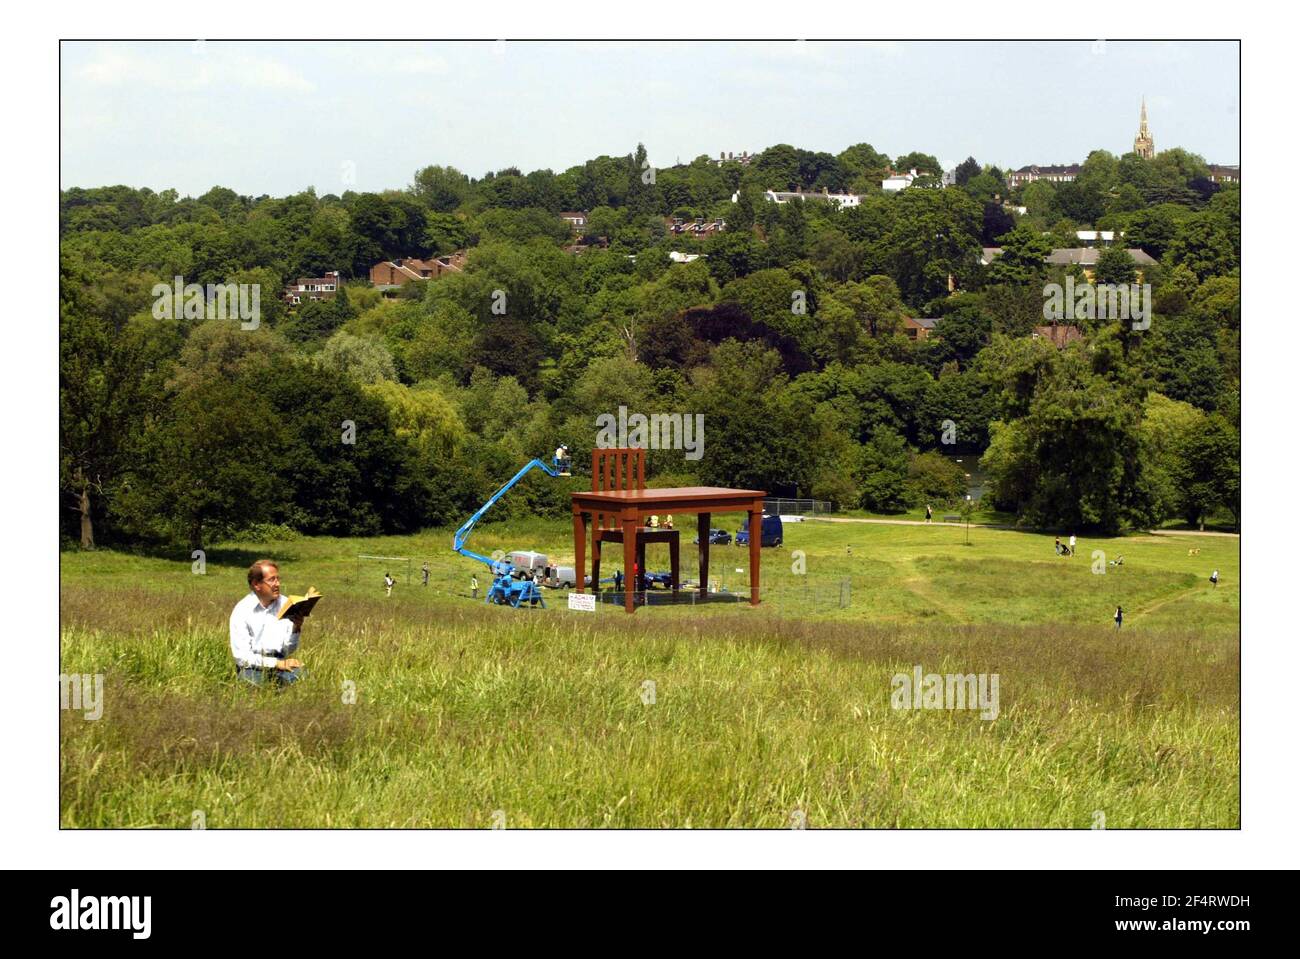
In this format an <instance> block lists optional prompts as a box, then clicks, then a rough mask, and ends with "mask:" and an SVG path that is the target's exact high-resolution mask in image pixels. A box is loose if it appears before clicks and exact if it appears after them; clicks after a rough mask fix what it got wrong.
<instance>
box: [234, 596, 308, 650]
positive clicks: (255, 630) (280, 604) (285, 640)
mask: <svg viewBox="0 0 1300 959" xmlns="http://www.w3.org/2000/svg"><path fill="white" fill-rule="evenodd" d="M288 602H289V600H288V598H287V597H285V596H277V597H276V598H275V600H274V601H273V602H272V603H271V605H270V606H263V605H262V602H261V600H259V599H258V598H257V594H256V593H254V592H251V591H250V592H249V594H248V595H247V596H245V597H244V598H243V599H241V600H240V601H239V602H238V603H236V604H235V611H234V612H233V613H231V614H230V653H231V655H232V656H234V657H235V662H236V663H238V664H239V665H240V666H246V667H252V668H254V669H271V668H273V667H274V666H275V664H276V662H277V661H278V660H281V659H284V658H285V657H286V656H288V655H290V654H291V653H293V652H294V651H295V650H297V648H298V641H299V639H300V638H301V637H302V634H301V633H297V632H294V626H293V621H292V620H288V619H276V618H275V616H276V614H277V613H278V612H280V610H281V609H283V608H284V606H285V604H286V603H288Z"/></svg>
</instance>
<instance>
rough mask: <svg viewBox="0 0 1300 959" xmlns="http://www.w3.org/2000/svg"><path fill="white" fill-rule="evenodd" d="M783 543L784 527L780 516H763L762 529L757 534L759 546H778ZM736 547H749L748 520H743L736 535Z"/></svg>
mask: <svg viewBox="0 0 1300 959" xmlns="http://www.w3.org/2000/svg"><path fill="white" fill-rule="evenodd" d="M783 542H785V527H784V526H783V525H782V523H781V517H780V516H764V517H763V528H762V530H761V531H760V532H759V541H758V545H759V546H780V545H781V544H782V543H783ZM736 545H737V546H748V545H749V520H745V523H744V525H743V526H741V527H740V532H739V533H737V534H736Z"/></svg>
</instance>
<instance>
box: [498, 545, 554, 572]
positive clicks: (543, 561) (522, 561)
mask: <svg viewBox="0 0 1300 959" xmlns="http://www.w3.org/2000/svg"><path fill="white" fill-rule="evenodd" d="M506 559H508V560H510V565H511V566H513V567H514V568H515V570H514V576H515V578H516V579H522V578H524V577H525V576H527V577H531V576H532V575H533V574H534V573H536V572H537V571H538V570H539V569H545V568H546V567H547V566H549V565H550V562H551V561H550V559H548V558H547V556H546V554H545V553H534V552H532V551H531V550H522V549H521V550H515V551H514V552H513V553H511V554H510V555H509V556H507V557H506Z"/></svg>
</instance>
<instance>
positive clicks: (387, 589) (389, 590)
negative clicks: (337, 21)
mask: <svg viewBox="0 0 1300 959" xmlns="http://www.w3.org/2000/svg"><path fill="white" fill-rule="evenodd" d="M396 584H397V580H395V579H393V577H392V576H391V575H389V574H388V573H385V574H384V595H385V596H392V595H393V587H394V586H395V585H396Z"/></svg>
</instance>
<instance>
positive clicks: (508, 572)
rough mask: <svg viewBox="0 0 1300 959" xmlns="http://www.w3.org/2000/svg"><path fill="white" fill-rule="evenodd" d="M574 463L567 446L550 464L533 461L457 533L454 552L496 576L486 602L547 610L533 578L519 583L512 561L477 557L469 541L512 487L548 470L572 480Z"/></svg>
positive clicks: (453, 542) (453, 543)
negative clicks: (539, 606) (476, 527)
mask: <svg viewBox="0 0 1300 959" xmlns="http://www.w3.org/2000/svg"><path fill="white" fill-rule="evenodd" d="M571 462H572V461H571V460H570V458H569V448H568V447H567V446H561V447H560V448H559V449H557V450H556V451H555V455H554V456H553V457H552V458H551V462H550V463H549V464H547V463H544V462H543V461H542V460H540V459H535V460H532V461H531V462H529V463H528V464H527V465H526V466H524V468H523V469H521V470H520V471H519V472H518V473H516V474H515V475H514V476H513V477H512V478H511V480H510V482H508V483H506V485H505V486H503V487H501V488H500V489H499V490H497V491H496V492H495V493H493V494H492V496H491V497H490V498H489V499H488V501H487V502H486V503H484V504H483V505H482V506H481V507H480V508H479V511H478V512H477V513H475V514H474V515H473V516H471V517H470V518H469V519H468V520H466V521H465V525H464V526H462V527H461V528H460V529H458V530H456V535H455V536H454V537H452V541H451V548H452V549H454V550H455V551H456V552H458V553H460V555H462V556H467V557H469V558H470V559H476V560H478V561H479V562H480V563H483V564H485V565H486V566H487V568H488V569H489V570H490V571H491V573H492V585H491V586H490V587H489V588H488V591H487V597H486V599H485V600H484V601H485V602H488V603H496V604H497V605H498V606H513V607H514V608H515V609H518V608H519V607H520V606H523V605H525V604H527V605H529V606H537V605H538V604H540V605H541V607H542V609H545V608H546V600H544V599H542V591H541V589H539V588H538V586H537V584H536V583H535V582H533V579H532V577H531V576H529V577H526V578H524V579H515V577H514V576H513V575H512V574H513V573H514V569H515V568H514V565H513V564H512V563H511V562H510V561H509V560H507V559H492V558H491V557H490V556H484V555H482V554H481V553H475V552H474V551H473V550H470V549H467V548H466V547H465V541H466V540H467V539H469V534H470V533H472V532H473V531H474V524H475V523H477V522H478V521H479V520H480V519H482V517H483V514H484V513H486V512H487V511H488V510H490V509H491V508H492V505H493V504H494V503H496V501H497V500H499V499H500V498H501V497H502V496H504V495H505V494H506V493H508V492H510V489H511V487H513V486H514V485H515V484H516V483H518V482H519V481H520V480H521V479H523V478H524V477H525V476H527V475H528V474H529V473H531V472H532V471H533V470H535V469H540V470H544V471H545V472H546V473H548V474H549V475H551V476H554V477H556V478H559V477H561V476H569V475H571V474H570V472H569V468H570V464H571Z"/></svg>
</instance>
